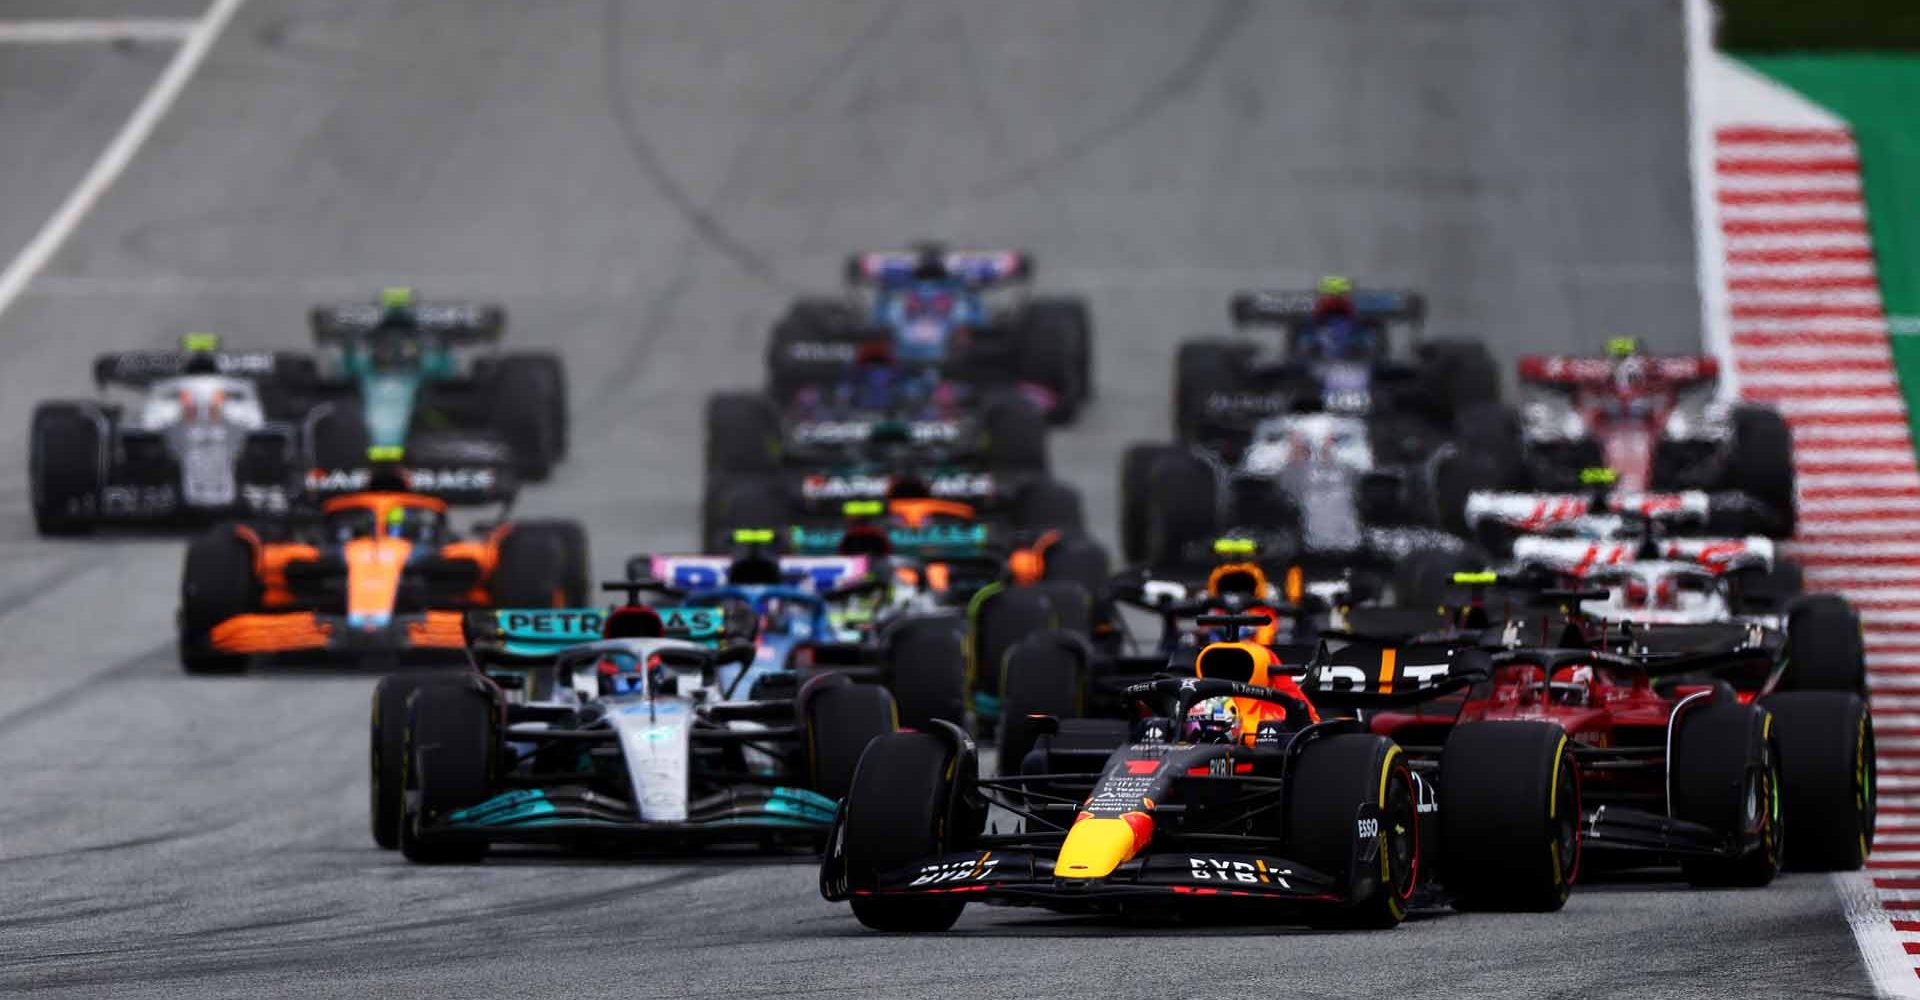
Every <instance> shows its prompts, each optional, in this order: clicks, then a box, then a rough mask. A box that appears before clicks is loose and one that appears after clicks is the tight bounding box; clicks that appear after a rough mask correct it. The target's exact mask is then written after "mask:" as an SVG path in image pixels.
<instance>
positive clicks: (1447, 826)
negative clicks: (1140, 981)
mask: <svg viewBox="0 0 1920 1000" xmlns="http://www.w3.org/2000/svg"><path fill="white" fill-rule="evenodd" d="M1254 621H1256V620H1253V619H1248V620H1246V621H1241V620H1239V619H1236V618H1232V617H1229V618H1227V619H1224V620H1222V621H1220V622H1216V623H1213V624H1222V625H1240V624H1247V623H1249V622H1254ZM1257 622H1258V623H1260V624H1264V623H1265V622H1266V619H1258V620H1257ZM1437 666H1438V670H1439V672H1440V673H1441V674H1442V675H1445V674H1447V673H1448V671H1449V670H1450V669H1451V668H1450V665H1449V664H1448V663H1447V662H1446V661H1445V660H1441V661H1439V663H1438V665H1437ZM1388 667H1389V669H1387V670H1385V671H1384V673H1385V675H1386V677H1387V678H1388V679H1389V680H1392V681H1394V682H1397V675H1395V674H1394V673H1393V670H1392V669H1391V665H1390V664H1389V665H1388ZM1470 680H1471V678H1466V677H1462V678H1458V679H1455V678H1450V677H1447V678H1445V679H1444V680H1442V681H1440V683H1444V684H1447V685H1458V684H1464V683H1469V682H1470ZM1263 681H1264V683H1262V682H1263ZM1127 693H1128V695H1129V696H1130V697H1131V698H1132V699H1133V700H1134V701H1136V702H1137V703H1138V705H1139V711H1138V716H1139V719H1138V721H1137V722H1125V721H1115V722H1111V723H1100V722H1094V721H1091V720H1061V721H1052V720H1042V721H1044V722H1045V723H1046V725H1045V731H1044V732H1043V734H1042V736H1041V738H1040V740H1039V741H1038V743H1037V745H1036V746H1035V748H1034V750H1033V751H1031V752H1030V753H1028V754H1027V755H1026V756H1025V759H1024V760H1023V761H1022V764H1021V767H1020V769H1019V772H1018V773H1017V774H1014V775H1010V776H1006V777H1001V778H993V779H988V778H982V777H981V776H980V774H979V764H978V758H977V755H976V752H975V749H974V746H973V743H972V741H971V740H970V739H968V738H967V736H966V735H965V734H964V733H963V732H961V731H960V730H959V729H958V728H956V727H951V726H939V727H936V728H935V730H934V731H932V732H925V733H901V734H896V735H891V736H884V737H881V738H880V739H878V740H876V741H874V743H873V744H872V745H871V746H869V747H868V749H867V752H866V753H865V754H864V755H862V757H861V759H860V764H859V767H858V769H857V770H856V771H855V773H854V776H853V784H852V787H851V789H850V790H849V792H848V794H847V797H846V800H845V801H844V802H843V803H841V807H840V810H839V813H838V814H837V816H836V818H835V822H834V828H833V833H832V836H831V838H830V839H829V841H828V847H827V855H826V858H825V860H824V862H823V864H822V866H821V891H822V894H823V895H824V896H825V897H826V898H827V899H829V900H848V901H850V902H851V903H852V905H853V911H854V915H855V916H856V917H857V918H858V919H859V920H860V922H861V923H863V924H865V925H866V926H868V927H871V928H874V929H876V930H883V931H936V930H944V929H946V928H948V927H950V926H952V925H953V923H954V921H955V920H956V919H957V918H958V917H959V916H960V914H961V911H962V910H963V909H964V908H965V906H966V904H967V903H968V902H988V903H1001V904H1014V905H1037V906H1044V907H1049V908H1053V909H1057V910H1063V911H1069V912H1077V911H1097V910H1124V909H1127V908H1139V909H1143V910H1151V911H1155V912H1165V911H1167V910H1169V909H1178V908H1182V907H1194V908H1210V909H1215V910H1233V911H1237V912H1242V913H1246V914H1249V915H1251V916H1253V917H1255V918H1256V919H1259V918H1266V919H1270V920H1273V921H1276V922H1278V921H1293V920H1299V921H1304V922H1308V923H1313V924H1321V925H1335V926H1357V927H1370V928H1387V927H1392V926H1394V925H1396V924H1398V923H1399V922H1400V921H1401V919H1402V918H1403V917H1404V916H1405V915H1406V913H1407V911H1408V908H1409V907H1410V906H1414V905H1423V904H1427V903H1438V902H1440V901H1442V900H1445V899H1448V898H1451V899H1453V900H1455V901H1456V902H1458V903H1460V904H1461V905H1476V906H1485V907H1501V908H1511V909H1533V910H1551V909H1558V908H1559V907H1560V905H1561V904H1562V903H1564V901H1565V900H1566V898H1567V895H1568V892H1569V891H1570V889H1571V886H1572V882H1573V878H1574V875H1575V872H1576V871H1577V868H1578V857H1579V840H1578V829H1577V826H1576V825H1575V823H1574V822H1572V821H1571V820H1570V819H1569V817H1571V816H1577V815H1578V809H1579V806H1578V802H1579V799H1578V794H1579V789H1578V786H1577V785H1575V784H1574V783H1573V782H1572V775H1571V764H1570V763H1569V762H1568V761H1566V759H1565V755H1566V740H1565V737H1564V736H1563V735H1562V734H1561V733H1560V732H1559V730H1557V729H1556V728H1555V727H1553V726H1551V725H1546V724H1527V723H1505V724H1501V725H1487V726H1479V725H1467V726H1462V727H1461V728H1460V730H1459V732H1458V733H1456V735H1455V738H1454V739H1453V740H1452V741H1450V742H1449V743H1448V745H1447V746H1446V747H1445V749H1444V750H1442V751H1440V752H1438V753H1435V754H1434V755H1433V756H1432V757H1430V758H1427V759H1421V760H1416V758H1415V756H1414V755H1413V754H1411V753H1409V752H1407V751H1406V750H1405V749H1403V748H1402V747H1400V746H1398V745H1396V744H1395V743H1394V742H1393V741H1392V740H1390V739H1387V738H1385V737H1382V736H1379V735H1376V734H1373V733H1371V732H1369V731H1368V729H1367V725H1366V724H1365V723H1364V722H1361V721H1359V720H1355V719H1331V718H1329V719H1323V718H1322V716H1321V713H1320V712H1319V710H1317V709H1316V708H1315V706H1314V704H1313V702H1312V701H1311V699H1310V697H1309V696H1308V694H1307V693H1304V692H1303V691H1302V689H1301V687H1300V686H1298V685H1296V684H1294V682H1293V681H1292V680H1290V679H1289V678H1288V677H1287V676H1286V675H1285V673H1284V671H1283V670H1282V669H1281V663H1280V660H1279V658H1278V657H1277V655H1275V654H1274V653H1273V651H1272V650H1270V649H1268V648H1267V647H1265V646H1262V645H1258V644H1255V643H1248V642H1223V643H1216V644H1213V645H1210V646H1208V647H1206V648H1205V649H1204V650H1203V651H1201V653H1200V654H1199V656H1198V657H1197V659H1196V663H1195V670H1194V672H1193V673H1191V674H1189V675H1187V676H1183V677H1164V678H1160V679H1155V680H1149V681H1143V682H1141V683H1139V684H1136V685H1133V686H1131V687H1130V688H1128V691H1127ZM994 807H998V808H999V809H1001V810H1004V811H1005V812H1007V813H1011V814H1012V815H1013V816H1015V817H1017V818H1018V819H1019V826H1018V828H1017V829H1015V830H1012V831H1007V830H1006V829H1005V827H1004V825H1003V824H996V826H995V827H994V828H993V829H991V830H989V828H988V827H987V824H986V818H987V815H988V811H989V809H991V808H994Z"/></svg>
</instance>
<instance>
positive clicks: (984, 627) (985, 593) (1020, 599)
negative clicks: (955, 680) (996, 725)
mask: <svg viewBox="0 0 1920 1000" xmlns="http://www.w3.org/2000/svg"><path fill="white" fill-rule="evenodd" d="M974 601H975V605H974V607H973V609H972V619H973V620H972V622H971V623H970V624H971V625H972V629H973V636H972V662H971V664H970V667H971V669H970V671H969V673H970V675H971V677H972V680H973V689H974V690H975V691H976V692H979V693H982V694H986V695H989V696H992V697H995V698H997V697H999V695H1000V670H1001V666H1002V664H1004V663H1005V662H1006V656H1007V651H1008V650H1010V649H1012V648H1013V646H1014V644H1015V643H1017V642H1019V641H1020V640H1022V639H1025V638H1026V637H1027V636H1030V635H1032V634H1034V633H1035V632H1043V631H1045V630H1047V629H1051V628H1054V627H1055V626H1057V625H1058V624H1059V623H1060V618H1059V615H1058V614H1057V613H1056V612H1055V611H1054V608H1053V602H1052V600H1051V599H1049V598H1048V597H1047V595H1046V593H1045V592H1044V591H1041V590H1039V589H1037V588H1034V587H1006V588H999V589H991V590H988V589H983V590H981V591H980V593H979V594H978V595H976V596H975V598H974Z"/></svg>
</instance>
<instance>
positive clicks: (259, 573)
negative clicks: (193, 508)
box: [178, 467, 588, 673]
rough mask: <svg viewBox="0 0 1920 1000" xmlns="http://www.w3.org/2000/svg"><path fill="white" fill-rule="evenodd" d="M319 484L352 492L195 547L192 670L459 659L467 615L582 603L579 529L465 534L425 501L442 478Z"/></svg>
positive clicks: (187, 601) (186, 617) (560, 525)
mask: <svg viewBox="0 0 1920 1000" xmlns="http://www.w3.org/2000/svg"><path fill="white" fill-rule="evenodd" d="M388 475H394V476H400V477H402V478H396V479H394V480H392V481H384V480H385V477H386V476H388ZM406 477H411V478H410V479H409V478H406ZM315 478H316V480H317V481H327V482H337V483H345V484H348V491H344V492H340V493H339V495H335V496H332V497H330V498H328V499H325V500H324V501H322V502H321V503H320V506H319V509H318V511H317V512H307V511H301V512H299V513H297V514H296V515H294V516H291V517H289V518H286V519H283V520H279V521H262V522H254V523H249V524H227V525H222V526H219V527H216V528H214V529H213V530H211V531H210V532H208V533H207V534H205V535H203V536H201V537H199V538H197V539H195V540H194V541H193V542H192V543H191V544H190V545H189V546H188V548H187V556H186V564H185V569H184V570H183V572H182V575H181V584H180V610H179V616H178V622H179V649H180V660H181V663H182V665H184V666H185V667H186V669H187V671H188V672H190V673H230V672H235V671H240V670H244V669H246V667H247V666H248V665H249V663H250V662H251V661H252V660H253V659H254V658H255V657H262V656H282V657H294V658H300V659H333V660H345V661H348V662H356V663H364V664H368V665H372V666H379V667H391V666H397V665H399V663H401V662H402V661H411V660H427V661H432V660H446V659H452V660H458V659H460V658H461V657H462V653H461V650H462V649H463V648H464V643H463V641H462V634H461V613H462V612H463V611H464V610H466V609H468V608H484V607H490V606H494V605H500V604H508V605H515V606H539V605H546V606H569V605H576V604H579V603H581V602H582V601H583V600H584V599H585V597H586V594H585V590H586V574H587V568H588V564H587V551H586V534H585V532H584V531H583V530H582V529H581V528H580V526H579V525H577V524H574V523H573V522H570V521H524V522H510V521H509V522H495V523H486V524H480V525H476V526H475V527H474V528H473V529H471V530H470V531H468V532H461V531H458V530H456V529H455V527H454V526H453V524H452V523H451V521H450V519H449V517H448V501H447V500H446V499H442V498H441V497H440V496H432V495H428V494H427V493H426V492H421V491H424V490H427V489H430V488H432V487H434V486H436V485H438V484H439V482H443V481H444V480H446V479H448V478H449V475H448V474H447V472H446V471H445V470H433V469H429V468H425V467H421V468H415V469H410V470H408V471H407V472H406V473H404V474H401V473H387V472H383V473H380V474H379V475H374V474H370V473H368V472H366V471H365V470H343V471H338V472H334V473H319V474H316V476H315ZM355 489H357V490H362V491H363V492H362V491H353V490H355ZM441 492H442V493H443V495H445V494H447V492H448V491H441ZM450 495H452V496H453V497H454V498H455V499H466V497H462V496H461V495H460V494H458V493H451V494H450Z"/></svg>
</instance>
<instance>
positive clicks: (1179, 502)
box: [1147, 452, 1221, 566]
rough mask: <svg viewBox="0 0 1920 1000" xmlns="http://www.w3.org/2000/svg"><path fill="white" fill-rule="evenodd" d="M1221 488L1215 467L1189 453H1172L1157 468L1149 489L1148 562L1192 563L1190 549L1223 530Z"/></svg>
mask: <svg viewBox="0 0 1920 1000" xmlns="http://www.w3.org/2000/svg"><path fill="white" fill-rule="evenodd" d="M1219 493H1220V488H1219V483H1218V481H1217V480H1216V479H1215V478H1214V474H1213V466H1211V465H1209V464H1208V463H1207V462H1206V461H1204V460H1202V459H1201V458H1200V457H1199V456H1197V455H1193V454H1189V453H1185V452H1182V453H1178V454H1171V455H1167V456H1165V457H1163V458H1162V459H1161V460H1160V462H1159V463H1157V464H1156V465H1155V466H1154V475H1153V482H1152V483H1150V484H1148V487H1147V510H1148V512H1149V513H1148V519H1147V562H1149V563H1150V564H1152V565H1154V566H1176V565H1179V564H1181V563H1183V562H1189V561H1191V560H1189V559H1188V558H1187V549H1188V547H1189V546H1191V545H1192V544H1193V543H1195V542H1202V541H1205V540H1207V539H1209V538H1212V537H1213V536H1214V534H1215V533H1217V532H1218V531H1219V528H1220V513H1221V512H1220V509H1219V507H1220V497H1219Z"/></svg>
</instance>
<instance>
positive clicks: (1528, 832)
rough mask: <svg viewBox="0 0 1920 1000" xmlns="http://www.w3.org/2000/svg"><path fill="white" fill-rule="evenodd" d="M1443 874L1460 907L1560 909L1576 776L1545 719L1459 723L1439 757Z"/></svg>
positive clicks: (1563, 739) (1576, 823)
mask: <svg viewBox="0 0 1920 1000" xmlns="http://www.w3.org/2000/svg"><path fill="white" fill-rule="evenodd" d="M1439 805H1440V862H1441V866H1442V868H1441V875H1442V879H1443V881H1444V883H1445V885H1446V887H1447V891H1448V892H1449V893H1450V894H1451V895H1452V896H1453V905H1454V907H1455V908H1456V909H1462V910H1512V911H1524V912H1533V913H1544V912H1548V911H1551V910H1558V909H1559V908H1560V907H1562V906H1564V905H1565V904H1566V902H1567V896H1568V895H1569V894H1571V893H1572V891H1573V882H1574V879H1575V877H1576V876H1577V875H1578V874H1579V870H1580V781H1579V776H1578V772H1577V771H1576V769H1575V766H1574V762H1573V751H1572V749H1571V748H1570V747H1569V746H1568V745H1567V734H1566V732H1565V730H1562V729H1561V728H1560V727H1559V726H1558V725H1555V724H1554V723H1550V722H1482V723H1469V724H1466V725H1461V726H1456V727H1454V730H1453V732H1452V734H1451V735H1449V736H1448V737H1447V744H1446V748H1445V749H1444V750H1443V751H1442V752H1441V756H1440V803H1439Z"/></svg>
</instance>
